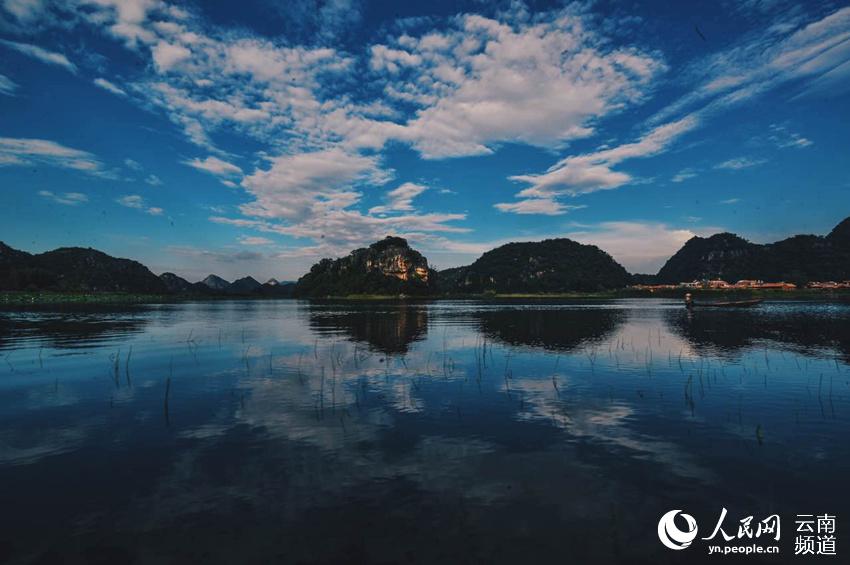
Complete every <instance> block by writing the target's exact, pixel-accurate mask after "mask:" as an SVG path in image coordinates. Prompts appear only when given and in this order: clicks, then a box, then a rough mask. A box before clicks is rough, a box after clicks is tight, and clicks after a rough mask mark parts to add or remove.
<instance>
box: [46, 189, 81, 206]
mask: <svg viewBox="0 0 850 565" xmlns="http://www.w3.org/2000/svg"><path fill="white" fill-rule="evenodd" d="M38 195H39V196H41V197H42V198H47V199H49V200H52V201H53V202H55V203H57V204H63V205H65V206H77V205H79V204H85V203H86V202H88V201H89V197H88V196H86V195H85V194H83V193H81V192H64V193H62V194H55V193H53V192H51V191H49V190H39V191H38Z"/></svg>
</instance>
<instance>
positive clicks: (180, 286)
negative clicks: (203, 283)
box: [159, 273, 192, 293]
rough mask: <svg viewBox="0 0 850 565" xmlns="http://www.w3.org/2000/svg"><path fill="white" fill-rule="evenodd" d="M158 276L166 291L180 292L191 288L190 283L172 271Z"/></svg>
mask: <svg viewBox="0 0 850 565" xmlns="http://www.w3.org/2000/svg"><path fill="white" fill-rule="evenodd" d="M159 278H160V280H162V282H164V283H165V286H166V287H167V288H168V292H173V293H182V292H189V291H190V290H191V289H192V283H190V282H189V281H187V280H186V279H184V278H183V277H179V276H177V275H175V274H174V273H162V274H161V275H159Z"/></svg>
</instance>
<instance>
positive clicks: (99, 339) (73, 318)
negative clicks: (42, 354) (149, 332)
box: [0, 308, 148, 350]
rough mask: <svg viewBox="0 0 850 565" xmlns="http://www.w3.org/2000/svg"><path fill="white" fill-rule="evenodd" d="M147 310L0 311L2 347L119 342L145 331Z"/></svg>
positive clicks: (60, 346) (61, 346)
mask: <svg viewBox="0 0 850 565" xmlns="http://www.w3.org/2000/svg"><path fill="white" fill-rule="evenodd" d="M145 313H146V310H145V309H143V308H118V309H116V308H100V309H97V308H96V309H94V310H92V309H90V308H88V309H85V310H83V309H80V308H76V309H68V308H65V309H63V310H62V311H60V312H56V311H47V312H37V311H29V312H12V311H4V312H0V350H3V349H12V348H14V347H16V346H18V345H27V344H33V343H38V344H39V345H41V346H44V347H55V348H63V349H74V348H79V347H85V346H93V345H98V344H101V343H104V342H108V341H113V342H117V341H120V340H124V339H128V338H130V337H131V336H132V335H133V334H137V333H139V332H142V331H144V327H145V325H147V323H148V319H147V317H146V316H145Z"/></svg>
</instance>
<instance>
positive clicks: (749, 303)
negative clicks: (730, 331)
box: [685, 298, 762, 308]
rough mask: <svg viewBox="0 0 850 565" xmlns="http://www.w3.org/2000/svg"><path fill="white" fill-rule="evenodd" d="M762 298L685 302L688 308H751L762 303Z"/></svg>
mask: <svg viewBox="0 0 850 565" xmlns="http://www.w3.org/2000/svg"><path fill="white" fill-rule="evenodd" d="M761 302H762V299H761V298H751V299H749V300H725V301H721V302H685V306H686V307H688V308H751V307H753V306H757V305H759V304H761Z"/></svg>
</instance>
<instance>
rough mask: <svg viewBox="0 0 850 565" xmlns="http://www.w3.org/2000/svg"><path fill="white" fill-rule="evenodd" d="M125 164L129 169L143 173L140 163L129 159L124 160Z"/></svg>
mask: <svg viewBox="0 0 850 565" xmlns="http://www.w3.org/2000/svg"><path fill="white" fill-rule="evenodd" d="M124 164H125V165H126V166H127V168H128V169H133V170H134V171H141V170H142V169H143V167H142V165H141V164H140V163H139V162H138V161H134V160H133V159H130V158H129V157H128V158H127V159H124Z"/></svg>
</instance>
